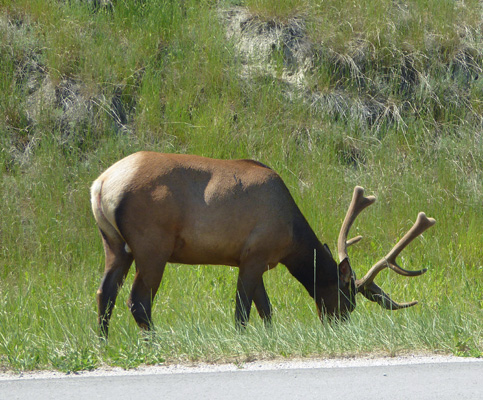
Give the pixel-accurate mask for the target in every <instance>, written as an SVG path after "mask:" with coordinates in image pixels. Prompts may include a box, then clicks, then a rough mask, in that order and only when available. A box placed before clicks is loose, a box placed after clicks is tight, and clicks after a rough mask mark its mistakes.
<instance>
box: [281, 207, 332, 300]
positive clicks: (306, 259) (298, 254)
mask: <svg viewBox="0 0 483 400" xmlns="http://www.w3.org/2000/svg"><path fill="white" fill-rule="evenodd" d="M314 257H315V262H314ZM282 264H284V265H285V266H286V267H287V268H288V270H289V271H290V273H291V274H292V275H293V276H294V277H295V278H296V279H297V280H298V281H299V282H300V283H301V284H302V285H303V286H304V287H305V289H307V291H308V292H309V294H310V295H311V296H312V297H314V276H315V283H316V284H317V286H318V287H319V288H320V287H323V286H326V285H328V284H331V283H334V282H335V281H336V280H337V263H336V261H335V260H334V258H333V257H332V254H331V253H330V251H329V249H328V247H326V246H325V245H323V244H322V243H321V242H320V241H319V239H318V238H317V236H316V235H315V233H314V231H313V230H312V228H311V227H310V225H309V224H308V222H307V221H306V219H305V218H304V217H303V216H302V215H300V217H299V218H297V219H296V221H295V222H294V251H293V252H292V253H291V254H290V255H288V256H287V257H286V258H284V259H283V260H282ZM314 266H315V272H314Z"/></svg>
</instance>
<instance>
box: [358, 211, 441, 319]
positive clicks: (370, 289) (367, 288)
mask: <svg viewBox="0 0 483 400" xmlns="http://www.w3.org/2000/svg"><path fill="white" fill-rule="evenodd" d="M435 223H436V220H435V219H434V218H428V217H426V214H425V213H423V212H420V213H419V214H418V219H417V220H416V222H415V223H414V225H413V227H412V228H411V229H410V230H409V231H408V232H407V233H406V235H404V237H403V238H402V239H401V240H400V241H399V242H398V243H397V244H396V245H395V246H394V247H393V248H392V250H391V251H390V252H389V253H387V255H386V256H385V257H384V258H382V259H381V260H379V261H378V262H377V263H376V264H374V266H373V267H372V268H371V269H370V270H369V271H368V272H367V274H366V275H365V276H364V277H363V278H362V279H358V280H356V282H355V283H356V288H357V291H358V292H361V293H362V294H363V295H364V296H366V297H367V298H368V299H369V300H372V301H376V302H377V303H379V304H380V305H381V306H382V307H384V308H388V309H393V310H397V309H399V308H406V307H411V306H413V305H415V304H417V303H418V302H417V301H413V302H411V303H397V302H395V301H393V300H392V299H391V298H390V297H389V296H388V295H387V294H386V293H384V291H383V290H382V289H381V288H380V287H379V286H377V285H376V284H375V283H374V282H373V281H374V279H375V277H376V276H377V274H378V273H379V272H381V271H382V270H383V269H385V268H390V269H392V270H393V271H394V272H397V273H398V274H400V275H403V276H418V275H422V274H424V273H425V272H426V271H427V269H426V268H424V269H421V270H419V271H408V270H405V269H403V268H401V267H400V266H399V265H398V264H397V263H396V258H397V256H398V255H399V253H401V251H402V250H403V249H404V248H405V247H406V246H407V245H408V244H409V243H411V242H412V241H413V240H414V239H415V238H416V237H418V236H419V235H421V234H422V233H423V232H424V231H425V230H426V229H428V228H430V227H432V226H433V225H434V224H435Z"/></svg>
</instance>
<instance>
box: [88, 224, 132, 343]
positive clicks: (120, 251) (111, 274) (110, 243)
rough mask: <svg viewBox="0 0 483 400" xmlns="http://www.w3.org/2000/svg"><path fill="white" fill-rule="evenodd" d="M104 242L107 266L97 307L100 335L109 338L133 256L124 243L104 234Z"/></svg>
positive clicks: (98, 295) (99, 291)
mask: <svg viewBox="0 0 483 400" xmlns="http://www.w3.org/2000/svg"><path fill="white" fill-rule="evenodd" d="M101 233H102V232H101ZM102 240H103V244H104V251H105V256H106V264H105V270H104V276H103V278H102V281H101V285H100V286H99V289H98V290H97V306H98V324H99V328H100V333H101V335H102V336H103V337H105V338H107V336H108V330H109V320H110V318H111V315H112V310H113V308H114V305H115V303H116V298H117V294H118V292H119V289H120V287H121V286H122V284H123V283H124V279H125V278H126V275H127V273H128V272H129V268H130V267H131V264H132V262H133V256H132V254H131V253H128V252H126V249H125V243H124V241H122V240H113V239H109V238H108V237H107V236H106V235H105V234H104V233H102Z"/></svg>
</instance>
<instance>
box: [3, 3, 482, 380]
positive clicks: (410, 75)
mask: <svg viewBox="0 0 483 400" xmlns="http://www.w3.org/2000/svg"><path fill="white" fill-rule="evenodd" d="M482 22H483V21H482V9H481V3H480V2H479V1H477V0H470V1H452V0H451V1H450V0H444V1H432V0H400V1H392V0H391V1H390V0H373V1H365V0H360V1H352V0H342V1H340V0H339V1H334V0H324V1H315V0H283V1H268V0H246V1H241V0H240V1H234V0H232V1H229V0H226V1H222V0H220V1H215V0H201V1H199V0H196V1H195V0H184V1H162V0H144V1H134V0H112V1H109V0H100V1H88V0H86V1H82V0H70V1H62V0H15V1H14V0H0V193H1V198H0V371H5V370H13V371H25V370H35V369H58V370H61V371H77V370H85V369H93V368H97V367H102V366H107V365H118V366H122V367H125V368H131V367H136V366H138V365H140V364H158V363H165V362H166V363H173V362H192V361H195V362H196V361H208V362H225V361H233V362H237V363H243V362H246V361H249V360H254V359H272V358H285V357H336V356H357V355H361V354H377V355H387V356H395V355H399V354H408V353H411V354H414V353H444V354H455V355H459V356H474V357H481V356H482V355H483V262H482V260H483V136H482V131H483V129H482V123H483V104H482V99H483V76H482V72H483V51H482V49H483V36H482V33H483V32H482V26H483V25H482ZM138 150H155V151H161V152H176V153H194V154H199V155H203V156H209V157H217V158H253V159H257V160H259V161H261V162H263V163H265V164H267V165H269V166H271V167H272V168H273V169H275V170H276V171H277V172H279V174H280V175H281V176H282V178H283V179H284V181H285V182H286V184H287V186H288V187H289V189H290V190H291V192H292V194H293V196H294V198H295V199H296V201H297V203H298V205H299V207H300V208H301V209H302V211H303V212H304V214H305V216H306V217H307V219H308V220H309V222H310V224H311V226H312V227H313V229H314V230H315V232H316V233H317V234H318V236H319V237H320V238H321V240H322V242H324V243H327V244H328V245H329V247H330V248H331V249H332V251H333V253H334V254H336V252H335V249H336V240H337V235H338V232H339V229H340V225H341V222H342V220H343V218H344V215H345V212H346V210H347V207H348V205H349V202H350V199H351V195H352V190H353V188H354V186H355V185H361V186H363V187H364V188H365V189H366V192H367V193H368V194H374V195H375V196H376V197H377V202H376V204H375V205H374V206H373V207H371V208H370V209H368V210H367V211H365V212H364V213H363V214H362V215H361V216H360V217H359V218H358V220H357V222H356V224H355V226H354V227H353V228H352V233H353V234H354V235H356V234H361V235H363V236H364V239H363V240H362V241H361V242H360V243H358V244H357V245H355V246H353V247H351V248H350V250H349V252H350V255H351V263H352V266H353V268H354V269H355V271H356V273H357V274H358V276H359V277H360V276H362V275H363V274H364V273H365V272H366V271H367V270H368V268H370V266H371V265H372V264H373V263H375V262H376V261H378V260H379V259H380V258H381V257H382V256H383V255H384V254H386V253H387V251H388V250H389V249H390V248H391V247H392V246H393V245H394V244H395V243H396V242H397V240H398V239H399V238H400V237H401V236H402V235H404V233H405V232H406V231H407V230H408V229H409V228H410V227H411V225H412V223H413V222H414V221H415V219H416V216H417V214H418V212H419V211H425V212H426V214H427V215H428V216H429V217H434V218H435V219H436V221H437V224H436V225H435V226H434V227H433V228H431V229H430V230H428V231H427V232H426V233H425V234H424V235H423V236H422V237H421V238H418V239H417V240H415V242H414V243H412V244H411V245H410V246H409V247H408V248H407V249H406V250H404V252H403V253H402V255H401V259H400V264H401V266H403V267H405V268H407V269H420V268H422V267H427V268H428V269H429V271H428V272H427V273H426V274H425V275H423V276H421V277H416V278H412V279H408V278H404V277H401V276H398V275H396V274H394V273H391V272H387V271H386V272H383V273H381V274H380V275H379V276H378V278H377V282H378V284H380V286H382V287H383V288H384V290H386V291H387V292H389V293H390V294H391V295H392V297H393V298H394V299H395V300H400V301H410V300H413V299H418V300H419V301H420V303H419V304H418V305H417V306H415V307H413V308H410V309H406V310H400V311H395V312H389V311H385V310H382V309H381V308H380V307H379V306H377V305H375V304H373V303H370V302H368V301H367V300H365V298H364V299H363V298H362V297H360V298H359V299H358V305H357V308H356V310H355V312H354V313H353V314H352V319H351V321H350V322H349V323H344V324H338V325H330V324H327V323H325V322H324V323H321V322H320V321H319V320H318V318H317V313H316V309H315V303H314V302H313V301H312V299H311V298H310V297H309V296H308V294H307V293H306V292H305V289H303V288H302V287H301V286H300V285H299V284H298V282H297V281H296V280H295V279H293V278H292V277H291V276H290V274H289V273H288V271H287V270H286V269H285V268H284V267H283V266H278V267H277V268H276V269H274V270H272V271H269V272H268V273H266V274H265V276H264V278H265V285H266V287H267V292H268V293H269V295H270V298H271V300H272V303H273V306H274V323H273V326H272V327H271V328H270V329H266V328H265V327H264V326H263V323H262V322H261V320H260V318H259V317H258V316H257V315H256V313H255V312H254V313H253V315H252V318H251V321H250V324H249V327H248V329H247V331H246V333H243V334H240V333H238V332H237V331H236V330H235V328H234V315H233V314H234V301H235V298H234V296H235V285H236V276H237V270H236V269H235V268H229V267H219V266H218V267H213V266H183V265H170V266H168V267H167V269H166V272H165V275H164V278H163V282H162V285H161V288H160V290H159V292H158V296H157V298H156V300H155V304H154V309H153V318H154V323H155V325H156V331H155V332H154V333H153V334H150V335H149V336H148V337H146V335H144V334H142V333H141V332H140V331H139V329H138V327H137V326H136V324H135V322H134V319H133V318H132V317H131V315H130V313H129V311H128V309H127V307H126V306H125V302H126V300H127V297H128V294H129V290H130V285H131V282H132V278H133V273H132V271H131V273H130V275H129V276H128V279H127V281H126V283H125V286H124V287H123V289H122V290H121V291H120V295H119V298H118V300H117V306H116V308H115V310H114V315H113V318H112V320H111V329H110V338H109V341H108V343H102V342H101V341H100V340H99V338H98V336H97V324H96V320H97V315H96V301H95V293H96V290H97V287H98V285H99V283H100V279H101V276H102V270H103V262H104V260H103V258H104V254H103V250H102V244H101V239H100V236H99V233H98V231H97V228H96V227H95V224H94V219H93V217H92V215H91V211H90V200H89V187H90V184H91V182H92V181H93V180H94V179H95V178H96V177H97V176H98V175H99V174H100V172H101V171H103V170H104V169H105V168H107V167H108V166H109V165H111V164H112V163H113V162H115V161H117V160H118V159H120V158H122V157H123V156H126V155H128V154H130V153H133V152H135V151H138ZM133 269H134V268H133ZM146 339H147V340H146Z"/></svg>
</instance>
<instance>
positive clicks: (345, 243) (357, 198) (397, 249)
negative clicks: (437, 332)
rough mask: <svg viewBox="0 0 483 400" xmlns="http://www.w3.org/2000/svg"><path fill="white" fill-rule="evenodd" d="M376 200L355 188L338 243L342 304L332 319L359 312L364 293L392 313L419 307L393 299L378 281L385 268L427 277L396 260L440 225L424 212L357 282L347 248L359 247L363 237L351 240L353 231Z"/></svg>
mask: <svg viewBox="0 0 483 400" xmlns="http://www.w3.org/2000/svg"><path fill="white" fill-rule="evenodd" d="M375 201H376V198H375V197H374V196H368V197H365V196H364V189H363V188H362V187H360V186H356V187H355V188H354V193H353V196H352V201H351V203H350V206H349V209H348V210H347V214H346V216H345V219H344V222H343V223H342V227H341V230H340V233H339V239H338V242H337V250H338V253H339V260H340V264H339V267H338V269H339V271H338V273H339V282H338V286H339V294H340V295H339V304H338V311H337V310H336V309H334V307H331V309H329V307H327V313H328V314H329V316H331V315H332V316H335V317H338V316H340V317H341V318H342V319H345V318H347V317H348V315H349V313H350V312H351V311H352V310H353V309H354V308H355V296H356V294H357V293H362V294H363V295H364V296H365V297H366V298H367V299H369V300H371V301H374V302H376V303H378V304H379V305H380V306H381V307H383V308H385V309H388V310H399V309H401V308H407V307H411V306H414V305H416V304H417V303H418V302H417V301H412V302H409V303H398V302H396V301H394V300H392V299H391V297H390V296H389V295H388V294H387V293H385V292H384V291H383V290H382V289H381V288H380V287H379V286H378V285H376V284H375V283H374V279H375V278H376V276H377V274H379V272H381V271H382V270H383V269H385V268H389V269H391V270H393V271H394V272H396V273H398V274H399V275H403V276H418V275H422V274H424V273H425V272H426V271H427V269H426V268H424V269H421V270H418V271H408V270H406V269H403V268H401V267H400V266H399V265H398V264H397V262H396V258H397V257H398V255H399V254H400V253H401V251H402V250H403V249H404V248H405V247H406V246H407V245H408V244H409V243H411V241H413V239H415V238H416V237H417V236H419V235H421V234H422V233H423V232H424V231H425V230H426V229H428V228H430V227H431V226H433V225H434V224H435V223H436V221H435V220H434V219H433V218H428V217H426V214H424V213H423V212H420V213H419V214H418V218H417V220H416V222H415V223H414V225H413V226H412V228H411V229H410V230H409V231H408V232H407V233H406V234H405V235H404V236H403V238H402V239H401V240H399V242H398V243H397V244H396V245H395V246H394V247H393V248H392V250H391V251H390V252H389V253H387V254H386V256H385V257H383V258H381V259H380V260H379V261H378V262H377V263H375V264H374V265H373V266H372V268H370V270H369V271H368V272H367V273H366V275H364V277H363V278H361V279H357V278H356V276H355V273H354V272H353V271H352V269H351V268H350V264H349V255H348V253H347V248H348V247H349V246H350V245H352V244H354V243H357V242H358V241H360V240H361V239H362V236H357V237H354V238H352V239H350V240H347V236H348V233H349V230H350V228H351V226H352V224H353V223H354V221H355V219H356V218H357V216H358V215H359V213H360V212H361V211H362V210H364V209H365V208H366V207H368V206H370V205H371V204H374V202H375Z"/></svg>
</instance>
